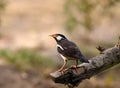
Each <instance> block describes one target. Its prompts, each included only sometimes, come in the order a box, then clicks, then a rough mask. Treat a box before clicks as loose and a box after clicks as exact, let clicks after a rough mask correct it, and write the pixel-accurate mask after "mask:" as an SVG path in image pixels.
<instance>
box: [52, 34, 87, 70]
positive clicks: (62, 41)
mask: <svg viewBox="0 0 120 88" xmlns="http://www.w3.org/2000/svg"><path fill="white" fill-rule="evenodd" d="M51 36H52V37H53V38H54V39H55V40H56V42H57V51H58V52H59V54H60V55H61V56H62V58H63V60H64V65H63V66H62V67H61V69H60V70H59V71H62V70H63V67H64V66H65V64H66V61H67V60H70V59H71V60H76V67H77V65H78V60H80V62H82V63H89V61H88V60H87V59H86V58H85V57H84V56H83V54H82V53H81V52H80V50H79V48H78V47H77V45H76V44H75V43H73V42H71V41H69V40H68V39H67V38H66V37H65V36H64V35H62V34H53V35H51Z"/></svg>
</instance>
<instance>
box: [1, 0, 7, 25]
mask: <svg viewBox="0 0 120 88" xmlns="http://www.w3.org/2000/svg"><path fill="white" fill-rule="evenodd" d="M5 5H6V4H5V0H0V24H1V14H2V11H3V10H4V9H5Z"/></svg>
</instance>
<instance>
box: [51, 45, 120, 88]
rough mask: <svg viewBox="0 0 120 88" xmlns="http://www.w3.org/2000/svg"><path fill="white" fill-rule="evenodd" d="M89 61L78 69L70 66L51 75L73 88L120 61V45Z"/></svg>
mask: <svg viewBox="0 0 120 88" xmlns="http://www.w3.org/2000/svg"><path fill="white" fill-rule="evenodd" d="M89 62H90V63H83V64H80V65H79V68H77V71H76V69H74V68H72V67H70V68H67V69H65V70H64V72H63V73H60V72H53V73H51V74H50V75H51V77H52V78H53V80H54V82H55V83H61V84H66V85H68V87H69V88H73V87H75V86H78V85H79V83H80V82H82V81H83V80H84V79H90V78H91V77H92V76H94V75H96V74H98V73H100V72H102V71H104V70H107V69H109V68H110V67H112V66H114V65H117V64H118V63H120V47H119V46H115V47H112V48H109V49H106V50H104V51H103V52H102V54H100V55H98V56H96V57H93V58H91V59H90V60H89Z"/></svg>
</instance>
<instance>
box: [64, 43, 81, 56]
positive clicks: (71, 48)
mask: <svg viewBox="0 0 120 88" xmlns="http://www.w3.org/2000/svg"><path fill="white" fill-rule="evenodd" d="M63 48H64V54H65V55H66V56H68V57H74V56H75V55H76V54H77V53H80V50H79V48H78V47H77V46H76V44H74V43H73V42H71V41H69V42H67V43H65V45H64V47H63Z"/></svg>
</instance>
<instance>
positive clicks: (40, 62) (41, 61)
mask: <svg viewBox="0 0 120 88" xmlns="http://www.w3.org/2000/svg"><path fill="white" fill-rule="evenodd" d="M0 56H1V57H3V58H4V59H5V60H6V61H8V62H9V63H11V64H13V65H15V66H17V67H18V68H20V69H23V70H26V69H30V68H34V69H39V68H44V67H49V66H51V65H52V64H53V62H52V60H51V59H50V58H48V57H44V56H41V55H40V54H37V53H36V52H33V51H30V50H28V49H21V50H18V51H11V50H8V49H3V50H1V51H0Z"/></svg>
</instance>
